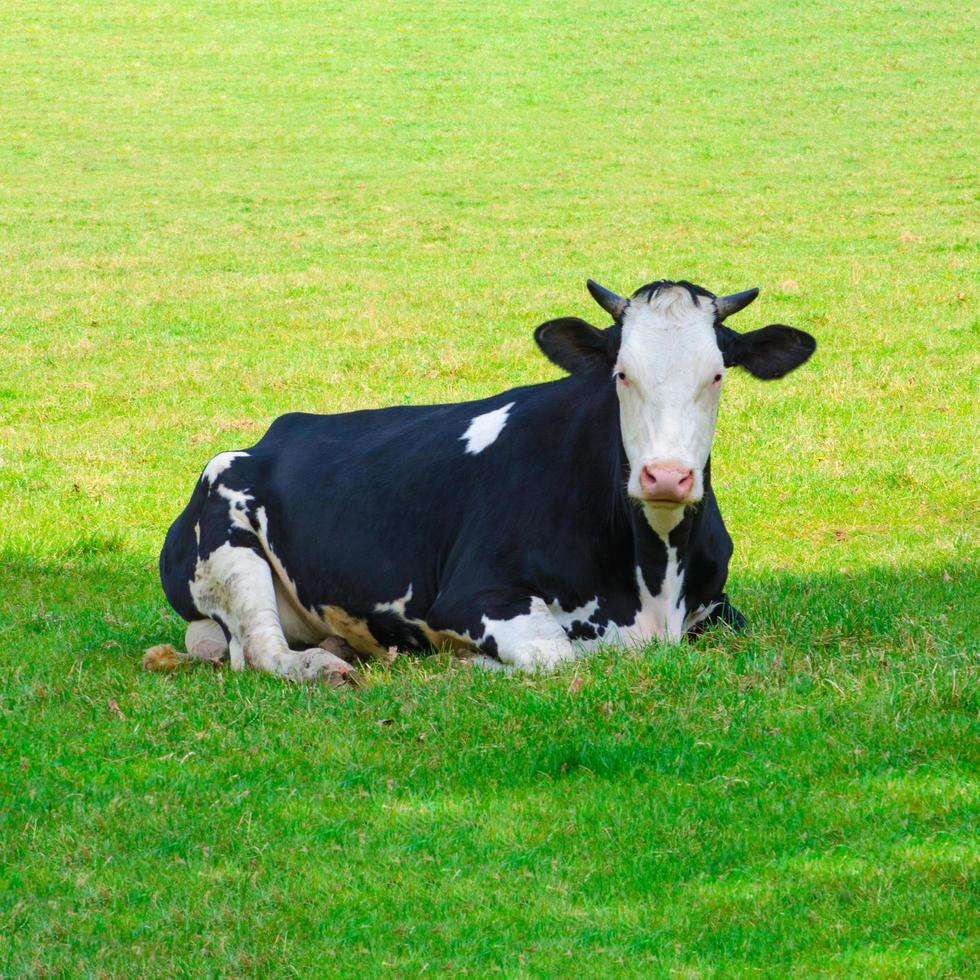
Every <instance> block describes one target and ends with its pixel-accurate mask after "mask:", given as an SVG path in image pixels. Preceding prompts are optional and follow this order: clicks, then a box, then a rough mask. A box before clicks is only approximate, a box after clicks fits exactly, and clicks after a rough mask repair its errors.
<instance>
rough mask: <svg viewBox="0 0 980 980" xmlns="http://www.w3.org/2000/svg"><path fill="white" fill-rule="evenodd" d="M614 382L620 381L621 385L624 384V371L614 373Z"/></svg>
mask: <svg viewBox="0 0 980 980" xmlns="http://www.w3.org/2000/svg"><path fill="white" fill-rule="evenodd" d="M616 380H617V381H622V383H623V384H626V372H625V371H617V372H616Z"/></svg>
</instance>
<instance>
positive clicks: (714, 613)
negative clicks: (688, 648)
mask: <svg viewBox="0 0 980 980" xmlns="http://www.w3.org/2000/svg"><path fill="white" fill-rule="evenodd" d="M718 623H724V624H725V626H727V627H728V628H729V629H730V630H732V632H734V633H744V632H745V630H746V628H747V627H748V620H746V618H745V617H744V616H743V615H742V614H741V613H740V612H739V611H738V610H737V609H736V608H735V607H734V606H733V605H732V603H731V600H730V599H729V598H728V595H727V593H725V592H722V593H721V595H720V596H718V598H717V599H716V600H715V602H714V604H713V605H712V607H711V612H709V613H708V615H707V616H705V617H704V619H699V620H698V621H697V622H696V623H695V624H694V625H693V626H692V627H691V628H690V630H688V636H690V637H692V638H694V637H698V636H700V635H701V634H702V633H703V632H704V631H705V630H706V629H708V628H709V627H710V626H716V625H717V624H718Z"/></svg>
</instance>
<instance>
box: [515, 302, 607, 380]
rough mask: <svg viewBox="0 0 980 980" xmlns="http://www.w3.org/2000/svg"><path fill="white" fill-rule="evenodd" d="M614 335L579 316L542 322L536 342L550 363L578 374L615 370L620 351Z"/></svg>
mask: <svg viewBox="0 0 980 980" xmlns="http://www.w3.org/2000/svg"><path fill="white" fill-rule="evenodd" d="M614 329H615V328H614ZM611 333H612V331H611V330H599V329H597V328H596V327H593V326H592V324H591V323H586V322H585V320H580V319H579V318H578V317H577V316H563V317H559V318H558V319H557V320H549V321H548V322H547V323H542V324H541V326H540V327H538V328H537V329H536V330H535V331H534V340H535V342H536V343H537V345H538V347H540V348H541V350H542V351H543V352H544V356H545V357H547V358H548V360H549V361H552V362H553V363H555V364H557V365H558V367H560V368H564V369H565V370H566V371H568V373H569V374H577V373H580V372H582V371H591V370H593V369H595V368H599V367H604V368H608V369H610V370H611V369H612V366H613V364H615V363H616V354H617V350H616V338H615V337H612V336H610V334H611Z"/></svg>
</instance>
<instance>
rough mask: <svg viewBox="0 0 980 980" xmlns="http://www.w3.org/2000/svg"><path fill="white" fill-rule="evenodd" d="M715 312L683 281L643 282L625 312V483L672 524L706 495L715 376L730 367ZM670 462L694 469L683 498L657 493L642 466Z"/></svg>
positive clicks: (619, 382) (617, 375) (620, 364)
mask: <svg viewBox="0 0 980 980" xmlns="http://www.w3.org/2000/svg"><path fill="white" fill-rule="evenodd" d="M714 320H715V310H714V305H713V303H712V300H711V299H710V298H709V297H700V296H695V295H692V293H691V292H689V291H688V290H687V289H686V288H684V287H683V286H669V287H664V288H662V289H660V290H658V291H656V292H653V293H652V294H646V295H644V294H643V291H642V290H641V291H640V293H639V294H638V295H637V296H634V297H633V298H632V299H631V300H630V303H629V306H628V307H627V309H626V311H625V313H624V314H623V319H622V324H623V332H622V343H621V345H620V351H619V358H618V360H617V362H616V366H615V368H614V370H613V379H614V383H615V385H616V388H617V394H618V396H619V419H620V432H621V435H622V441H623V447H624V449H625V450H626V456H627V460H628V462H629V470H630V475H629V481H628V483H627V487H626V489H627V493H628V494H629V495H630V496H631V497H632V498H634V499H635V500H638V501H641V502H642V503H643V504H644V510H645V511H646V512H647V514H648V518H650V519H651V523H653V522H654V520H656V522H657V523H658V524H664V526H668V525H669V526H673V525H674V524H676V523H677V521H679V520H680V516H681V515H682V514H683V511H684V508H685V507H688V506H690V505H692V504H696V503H697V502H698V501H700V500H701V498H702V496H703V495H704V468H705V466H706V465H707V462H708V456H709V455H710V453H711V443H712V440H713V439H714V433H715V421H716V419H717V417H718V402H719V399H720V396H721V381H720V379H719V380H716V379H718V378H719V375H723V374H724V371H725V369H724V366H723V358H722V354H721V351H720V349H719V347H718V342H717V340H716V338H715V329H714ZM623 374H625V380H623V379H622V375H623ZM665 465H666V466H669V467H671V468H676V467H679V468H683V469H690V470H691V471H693V473H692V475H693V479H692V480H691V481H690V484H689V489H687V491H686V493H685V494H684V496H683V497H682V499H670V500H659V499H655V498H656V496H657V493H656V491H651V490H650V486H649V483H650V480H649V477H647V478H643V471H644V468H645V467H647V468H652V469H656V468H657V467H661V466H665ZM648 472H649V471H648ZM645 484H646V485H645ZM685 486H687V484H686V483H685ZM661 511H662V512H664V513H663V514H662V516H661V517H660V518H657V517H656V515H657V513H658V512H661ZM668 530H669V527H668Z"/></svg>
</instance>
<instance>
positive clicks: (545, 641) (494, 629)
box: [483, 596, 575, 671]
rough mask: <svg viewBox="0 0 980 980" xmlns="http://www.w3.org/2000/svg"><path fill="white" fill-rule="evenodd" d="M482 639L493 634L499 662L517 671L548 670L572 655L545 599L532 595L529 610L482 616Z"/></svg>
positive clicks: (569, 645)
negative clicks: (512, 614)
mask: <svg viewBox="0 0 980 980" xmlns="http://www.w3.org/2000/svg"><path fill="white" fill-rule="evenodd" d="M483 629H484V633H483V638H484V639H486V638H487V637H492V638H493V640H494V641H495V642H496V644H497V656H498V657H499V658H500V660H501V662H502V663H504V664H507V665H509V666H511V667H514V668H515V669H517V670H524V671H535V670H549V669H550V668H552V667H555V666H557V665H558V664H560V663H561V662H562V661H563V660H571V659H572V658H573V657H574V656H575V651H574V649H573V648H572V644H571V643H570V642H569V640H568V637H567V636H566V635H565V631H564V630H563V629H562V627H561V625H560V624H559V622H558V620H557V619H555V617H554V616H553V615H552V614H551V610H550V609H549V608H548V606H547V604H546V603H545V601H544V599H541V598H540V597H538V596H533V597H532V599H531V608H530V611H529V612H527V613H524V614H523V615H520V616H515V617H514V618H513V619H490V618H489V617H488V616H484V617H483Z"/></svg>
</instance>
